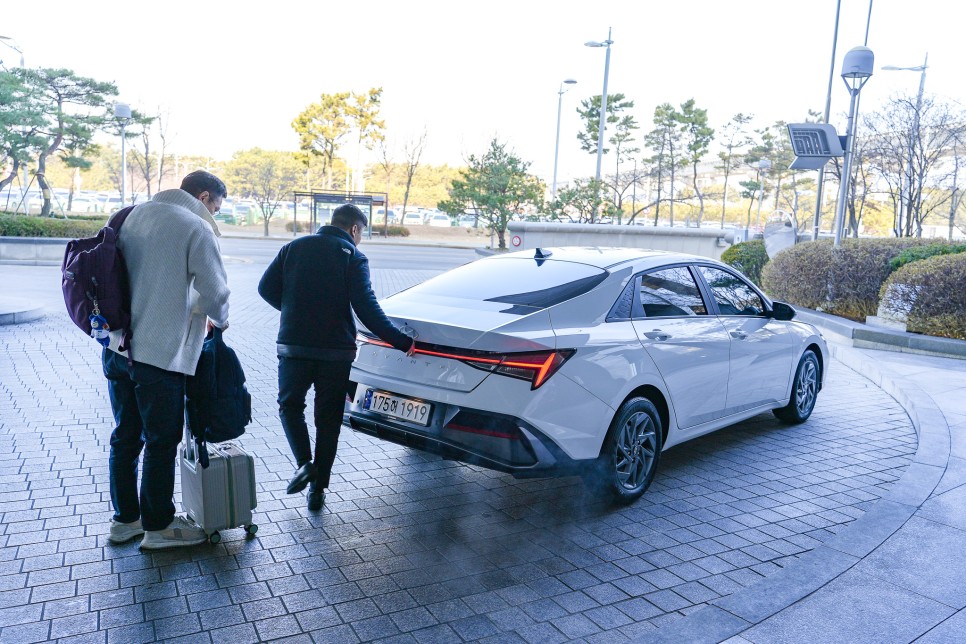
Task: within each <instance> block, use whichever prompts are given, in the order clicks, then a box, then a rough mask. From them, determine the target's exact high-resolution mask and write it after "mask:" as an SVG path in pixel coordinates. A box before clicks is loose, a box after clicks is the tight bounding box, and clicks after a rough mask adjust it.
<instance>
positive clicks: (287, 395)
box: [278, 356, 352, 488]
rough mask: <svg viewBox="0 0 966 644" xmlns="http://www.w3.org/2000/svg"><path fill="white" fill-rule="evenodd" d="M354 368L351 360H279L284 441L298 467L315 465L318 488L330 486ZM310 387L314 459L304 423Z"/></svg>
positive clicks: (279, 405)
mask: <svg viewBox="0 0 966 644" xmlns="http://www.w3.org/2000/svg"><path fill="white" fill-rule="evenodd" d="M351 366H352V362H351V361H348V360H304V359H301V358H283V357H281V356H279V358H278V413H279V417H280V418H281V420H282V429H284V430H285V438H287V439H288V445H289V447H290V448H291V449H292V455H293V456H294V457H295V462H296V465H297V466H299V467H301V466H302V465H304V464H305V463H308V462H309V461H313V462H314V463H315V467H316V468H317V469H318V473H319V475H318V478H317V479H316V482H315V485H316V486H319V487H322V488H326V487H328V486H329V477H330V476H331V474H332V464H333V463H334V462H335V452H336V449H337V448H338V446H339V432H340V431H341V429H342V413H343V411H344V410H345V397H346V387H347V386H348V384H349V369H350V367H351ZM309 387H315V456H314V458H313V456H312V447H311V445H310V444H309V428H308V426H307V425H306V424H305V395H306V394H307V393H308V391H309Z"/></svg>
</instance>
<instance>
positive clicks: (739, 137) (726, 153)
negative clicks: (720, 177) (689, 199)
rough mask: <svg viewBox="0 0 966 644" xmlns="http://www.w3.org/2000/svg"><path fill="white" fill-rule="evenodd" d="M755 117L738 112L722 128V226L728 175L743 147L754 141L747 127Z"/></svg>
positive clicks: (720, 153) (719, 168) (726, 202)
mask: <svg viewBox="0 0 966 644" xmlns="http://www.w3.org/2000/svg"><path fill="white" fill-rule="evenodd" d="M752 118H754V117H753V116H752V115H751V114H742V113H740V112H739V113H738V114H735V115H734V116H732V117H731V120H730V121H728V122H727V123H725V125H724V126H723V127H722V128H721V147H722V150H721V151H720V152H718V158H719V159H720V160H721V165H719V166H716V167H717V169H718V170H721V171H722V172H723V173H724V191H723V193H722V196H721V226H722V227H724V224H725V211H726V210H727V208H728V177H729V176H731V168H732V165H733V163H734V161H735V157H736V156H740V154H741V149H742V148H745V147H747V146H749V145H751V144H752V143H753V141H752V139H751V137H750V136H748V132H747V130H746V129H745V127H746V126H747V125H748V124H749V123H751V119H752Z"/></svg>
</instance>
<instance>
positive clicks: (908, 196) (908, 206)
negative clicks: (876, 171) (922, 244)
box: [882, 52, 929, 237]
mask: <svg viewBox="0 0 966 644" xmlns="http://www.w3.org/2000/svg"><path fill="white" fill-rule="evenodd" d="M928 66H929V54H928V52H927V53H926V59H925V60H924V61H923V63H922V65H916V66H915V67H896V66H895V65H886V66H884V67H883V68H882V69H884V70H886V71H890V72H891V71H909V72H921V73H920V75H919V93H918V94H917V95H916V113H915V114H914V115H913V122H912V130H911V131H910V132H909V163H908V165H907V166H906V181H905V185H904V186H903V187H902V189H901V190H900V191H899V192H900V194H901V196H900V200H901V201H902V206H901V207H900V209H899V220H898V221H897V222H896V229H897V230H896V232H897V233H898V236H899V237H902V236H903V233H904V232H905V226H909V225H910V224H911V222H912V210H913V208H912V165H913V162H914V160H915V158H916V156H915V155H916V147H915V146H916V141H917V140H918V139H919V112H920V111H921V110H922V92H923V90H924V89H925V87H926V68H927V67H928ZM900 182H901V179H900ZM903 210H904V211H905V225H903ZM910 232H911V231H910Z"/></svg>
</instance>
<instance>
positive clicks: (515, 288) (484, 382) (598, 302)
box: [347, 248, 829, 503]
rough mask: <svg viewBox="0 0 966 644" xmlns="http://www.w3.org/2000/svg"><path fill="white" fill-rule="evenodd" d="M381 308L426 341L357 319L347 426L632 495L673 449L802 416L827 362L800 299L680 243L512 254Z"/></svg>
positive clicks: (523, 473) (517, 471)
mask: <svg viewBox="0 0 966 644" xmlns="http://www.w3.org/2000/svg"><path fill="white" fill-rule="evenodd" d="M382 305H383V308H384V309H385V311H386V313H387V314H388V315H389V317H390V318H391V319H392V320H393V321H394V322H395V323H396V324H397V325H399V326H400V327H401V328H402V329H403V331H404V332H406V333H408V334H409V335H411V336H412V337H413V338H415V340H416V346H417V351H416V354H415V355H414V356H412V357H406V356H405V355H404V354H403V353H401V352H399V351H396V350H394V349H392V348H390V347H388V346H387V345H386V344H385V343H383V342H381V341H380V340H378V339H377V338H375V337H373V336H372V335H371V334H369V333H368V332H366V331H365V330H362V331H360V333H359V336H358V344H359V353H358V357H357V358H356V361H355V363H354V364H353V368H352V376H351V379H352V381H353V383H355V390H354V396H353V397H352V401H351V403H350V404H349V405H348V408H347V421H348V423H349V424H350V426H351V427H352V428H354V429H356V430H359V431H364V432H367V433H371V434H374V435H376V436H379V437H381V438H384V439H387V440H390V441H394V442H397V443H400V444H403V445H408V446H410V447H414V448H417V449H422V450H426V451H430V452H434V453H438V454H441V455H443V456H444V457H447V458H453V459H457V460H460V461H463V462H466V463H472V464H476V465H480V466H483V467H488V468H492V469H495V470H499V471H503V472H509V473H512V474H513V475H514V476H517V477H533V476H550V475H563V474H574V473H580V474H582V475H584V476H585V479H586V480H587V481H588V483H590V484H592V485H593V486H594V487H597V488H599V489H600V490H601V491H603V492H606V493H608V494H609V495H611V496H612V497H613V498H614V499H615V500H617V501H620V502H625V503H626V502H630V501H633V500H634V499H636V498H638V497H639V496H640V495H641V494H643V492H644V491H645V490H646V489H647V487H648V485H650V483H651V480H652V479H653V477H654V472H655V470H656V468H657V464H658V461H659V460H660V456H661V451H662V450H664V449H667V448H669V447H671V446H673V445H676V444H678V443H681V442H683V441H686V440H689V439H691V438H695V437H697V436H701V435H703V434H707V433H708V432H712V431H715V430H718V429H721V428H723V427H726V426H728V425H731V424H734V423H736V422H739V421H741V420H744V419H747V418H750V417H752V416H755V415H757V414H761V413H762V412H767V411H772V412H774V414H775V415H776V416H777V417H778V418H779V419H781V420H783V421H787V422H790V423H801V422H804V421H805V420H806V419H807V418H808V417H809V415H810V414H811V413H812V409H813V407H814V406H815V401H816V396H817V395H818V392H819V391H820V390H821V388H822V384H823V382H824V379H825V373H826V369H827V367H828V364H829V359H828V349H827V346H826V343H825V340H824V339H823V338H822V336H821V335H820V334H819V332H818V331H817V330H816V329H815V328H814V327H812V326H811V325H809V324H806V323H804V322H798V321H795V320H794V319H793V317H794V315H795V312H794V310H793V309H792V308H791V307H790V306H788V305H787V304H783V303H781V302H772V301H770V300H769V299H768V298H767V297H765V296H764V295H763V294H762V293H761V292H760V291H759V290H758V289H757V288H755V286H753V285H752V284H751V283H750V282H749V281H748V280H747V279H746V278H745V277H744V276H742V275H741V274H740V273H738V272H736V271H735V270H734V269H733V268H731V267H729V266H727V265H725V264H722V263H720V262H717V261H714V260H711V259H707V258H703V257H697V256H692V255H683V254H678V253H666V252H658V251H648V250H640V249H629V248H554V249H536V251H523V252H517V253H509V254H506V255H498V256H493V257H489V258H486V259H481V260H478V261H476V262H472V263H470V264H467V265H465V266H461V267H459V268H456V269H454V270H451V271H449V272H447V273H444V274H442V275H439V276H437V277H435V278H433V279H430V280H428V281H426V282H424V283H422V284H419V285H418V286H414V287H412V288H410V289H408V290H405V291H402V292H400V293H397V294H395V295H393V296H392V297H389V298H387V299H385V300H384V301H383V302H382Z"/></svg>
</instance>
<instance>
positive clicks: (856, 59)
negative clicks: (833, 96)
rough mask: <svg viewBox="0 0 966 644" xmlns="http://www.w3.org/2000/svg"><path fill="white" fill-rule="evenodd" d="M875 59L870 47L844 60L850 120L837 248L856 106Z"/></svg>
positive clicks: (849, 174) (852, 51)
mask: <svg viewBox="0 0 966 644" xmlns="http://www.w3.org/2000/svg"><path fill="white" fill-rule="evenodd" d="M874 62H875V57H874V55H873V54H872V50H871V49H869V48H868V47H853V48H852V49H850V50H849V51H848V52H847V53H846V54H845V58H844V59H843V60H842V73H841V76H842V80H843V81H844V82H845V86H846V87H847V88H848V90H849V94H850V95H851V100H850V101H849V120H848V124H847V125H846V128H845V137H846V140H845V159H844V160H843V162H842V180H841V181H840V182H839V183H840V185H839V200H838V205H837V207H836V208H835V246H840V245H841V244H842V226H843V224H844V223H845V203H846V201H848V198H849V182H850V181H851V179H852V149H853V148H854V147H855V105H856V102H857V101H858V98H859V92H861V91H862V87H863V86H864V85H865V84H866V83H867V82H868V81H869V78H871V77H872V68H873V65H874Z"/></svg>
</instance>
